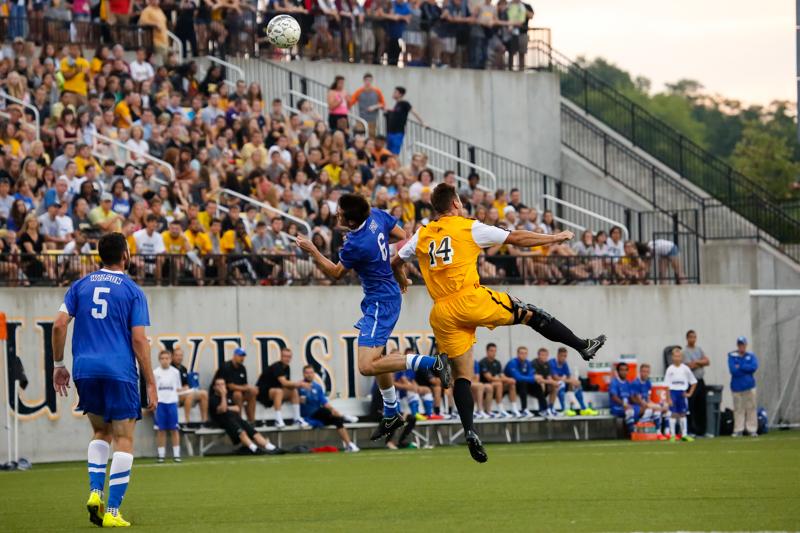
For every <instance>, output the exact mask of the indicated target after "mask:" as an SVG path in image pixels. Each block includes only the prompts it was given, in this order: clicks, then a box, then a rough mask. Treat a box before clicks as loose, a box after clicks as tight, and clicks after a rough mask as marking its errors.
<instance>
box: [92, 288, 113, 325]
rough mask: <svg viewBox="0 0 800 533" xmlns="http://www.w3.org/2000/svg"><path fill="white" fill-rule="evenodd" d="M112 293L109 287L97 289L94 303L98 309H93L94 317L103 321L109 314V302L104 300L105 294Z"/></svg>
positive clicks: (95, 289)
mask: <svg viewBox="0 0 800 533" xmlns="http://www.w3.org/2000/svg"><path fill="white" fill-rule="evenodd" d="M109 292H111V289H110V288H109V287H95V288H94V294H92V302H93V303H94V304H95V305H96V306H97V307H92V317H93V318H97V319H99V320H102V319H104V318H105V317H106V315H107V314H108V302H107V301H106V300H104V299H103V295H104V294H108V293H109Z"/></svg>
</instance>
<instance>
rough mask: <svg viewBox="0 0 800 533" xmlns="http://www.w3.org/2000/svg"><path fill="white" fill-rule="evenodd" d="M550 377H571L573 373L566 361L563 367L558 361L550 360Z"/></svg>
mask: <svg viewBox="0 0 800 533" xmlns="http://www.w3.org/2000/svg"><path fill="white" fill-rule="evenodd" d="M549 362H550V375H551V376H555V377H569V376H571V375H572V373H571V372H570V370H569V365H568V364H567V362H566V361H564V364H563V365H559V364H558V359H555V358H553V359H550V361H549Z"/></svg>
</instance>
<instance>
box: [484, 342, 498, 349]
mask: <svg viewBox="0 0 800 533" xmlns="http://www.w3.org/2000/svg"><path fill="white" fill-rule="evenodd" d="M489 348H497V345H496V344H495V343H493V342H490V343H489V344H487V345H486V350H487V351H488V350H489Z"/></svg>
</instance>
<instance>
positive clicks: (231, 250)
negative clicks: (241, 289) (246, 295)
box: [220, 219, 256, 285]
mask: <svg viewBox="0 0 800 533" xmlns="http://www.w3.org/2000/svg"><path fill="white" fill-rule="evenodd" d="M220 247H221V248H222V251H223V253H226V254H229V255H228V257H229V259H228V274H229V275H230V276H231V277H232V278H233V280H234V282H235V283H236V284H237V285H244V284H246V283H247V282H248V281H249V282H251V283H254V282H255V281H256V272H255V270H254V269H253V264H252V263H251V262H250V258H248V257H247V256H248V255H250V254H252V253H253V245H252V243H251V241H250V237H249V236H248V235H247V229H246V228H245V225H244V221H243V220H241V219H240V220H238V221H237V222H236V226H235V227H234V229H231V230H228V231H226V232H225V233H224V234H223V235H222V239H221V241H220Z"/></svg>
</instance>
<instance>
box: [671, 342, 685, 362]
mask: <svg viewBox="0 0 800 533" xmlns="http://www.w3.org/2000/svg"><path fill="white" fill-rule="evenodd" d="M682 362H683V350H681V347H680V346H675V347H674V348H673V349H672V364H673V365H675V366H680V364H681V363H682Z"/></svg>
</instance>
